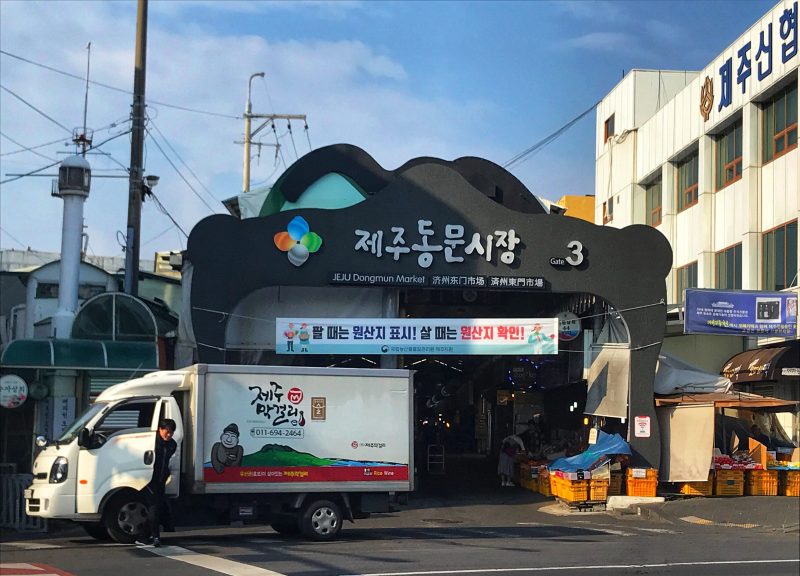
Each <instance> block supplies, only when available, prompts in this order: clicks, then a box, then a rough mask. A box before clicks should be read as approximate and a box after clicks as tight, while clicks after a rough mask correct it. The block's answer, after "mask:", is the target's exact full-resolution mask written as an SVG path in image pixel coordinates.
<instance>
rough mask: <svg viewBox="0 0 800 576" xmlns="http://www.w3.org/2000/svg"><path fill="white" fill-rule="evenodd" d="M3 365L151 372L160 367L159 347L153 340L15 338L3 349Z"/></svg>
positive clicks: (1, 360) (0, 364) (1, 363)
mask: <svg viewBox="0 0 800 576" xmlns="http://www.w3.org/2000/svg"><path fill="white" fill-rule="evenodd" d="M0 366H2V367H3V368H7V367H15V368H72V369H75V370H93V369H102V370H126V371H129V372H130V371H134V372H136V371H141V372H150V371H153V370H158V349H157V347H156V344H155V342H152V341H151V342H119V341H111V340H108V341H101V340H74V339H64V340H49V339H48V340H13V341H12V342H10V343H9V344H8V346H6V348H5V350H3V356H2V359H0Z"/></svg>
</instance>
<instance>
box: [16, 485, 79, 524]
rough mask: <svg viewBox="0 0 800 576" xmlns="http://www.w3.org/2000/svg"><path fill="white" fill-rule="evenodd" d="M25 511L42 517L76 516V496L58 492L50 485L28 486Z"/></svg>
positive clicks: (29, 514)
mask: <svg viewBox="0 0 800 576" xmlns="http://www.w3.org/2000/svg"><path fill="white" fill-rule="evenodd" d="M45 486H47V487H45ZM25 513H26V514H27V515H28V516H38V517H40V518H72V517H74V516H76V514H75V496H74V495H71V494H58V491H57V490H53V489H51V488H50V486H49V485H38V486H36V487H32V488H28V489H27V490H25Z"/></svg>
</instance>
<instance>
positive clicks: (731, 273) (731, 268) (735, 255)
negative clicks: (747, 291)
mask: <svg viewBox="0 0 800 576" xmlns="http://www.w3.org/2000/svg"><path fill="white" fill-rule="evenodd" d="M715 259H716V266H715V274H716V283H715V284H714V285H715V286H716V287H717V288H732V289H734V290H741V289H742V245H741V244H737V245H736V246H731V247H730V248H727V249H725V250H721V251H719V252H717V253H716V254H715Z"/></svg>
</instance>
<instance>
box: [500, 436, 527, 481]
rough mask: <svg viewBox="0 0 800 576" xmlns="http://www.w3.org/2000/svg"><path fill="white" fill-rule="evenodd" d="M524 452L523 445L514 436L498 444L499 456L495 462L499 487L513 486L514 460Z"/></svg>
mask: <svg viewBox="0 0 800 576" xmlns="http://www.w3.org/2000/svg"><path fill="white" fill-rule="evenodd" d="M521 452H525V444H523V442H522V439H521V438H520V437H519V436H517V435H516V434H510V435H508V436H506V437H505V438H503V441H502V442H501V443H500V455H499V457H498V460H497V474H498V475H499V476H500V485H501V486H513V485H514V482H513V481H512V478H513V477H514V459H515V458H516V456H517V454H519V453H521Z"/></svg>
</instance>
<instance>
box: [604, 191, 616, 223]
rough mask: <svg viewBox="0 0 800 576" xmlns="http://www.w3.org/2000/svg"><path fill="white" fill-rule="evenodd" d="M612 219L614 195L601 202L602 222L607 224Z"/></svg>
mask: <svg viewBox="0 0 800 576" xmlns="http://www.w3.org/2000/svg"><path fill="white" fill-rule="evenodd" d="M613 219H614V197H613V196H612V197H611V198H609V199H608V201H607V202H603V224H608V223H609V222H611V221H612V220H613Z"/></svg>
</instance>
